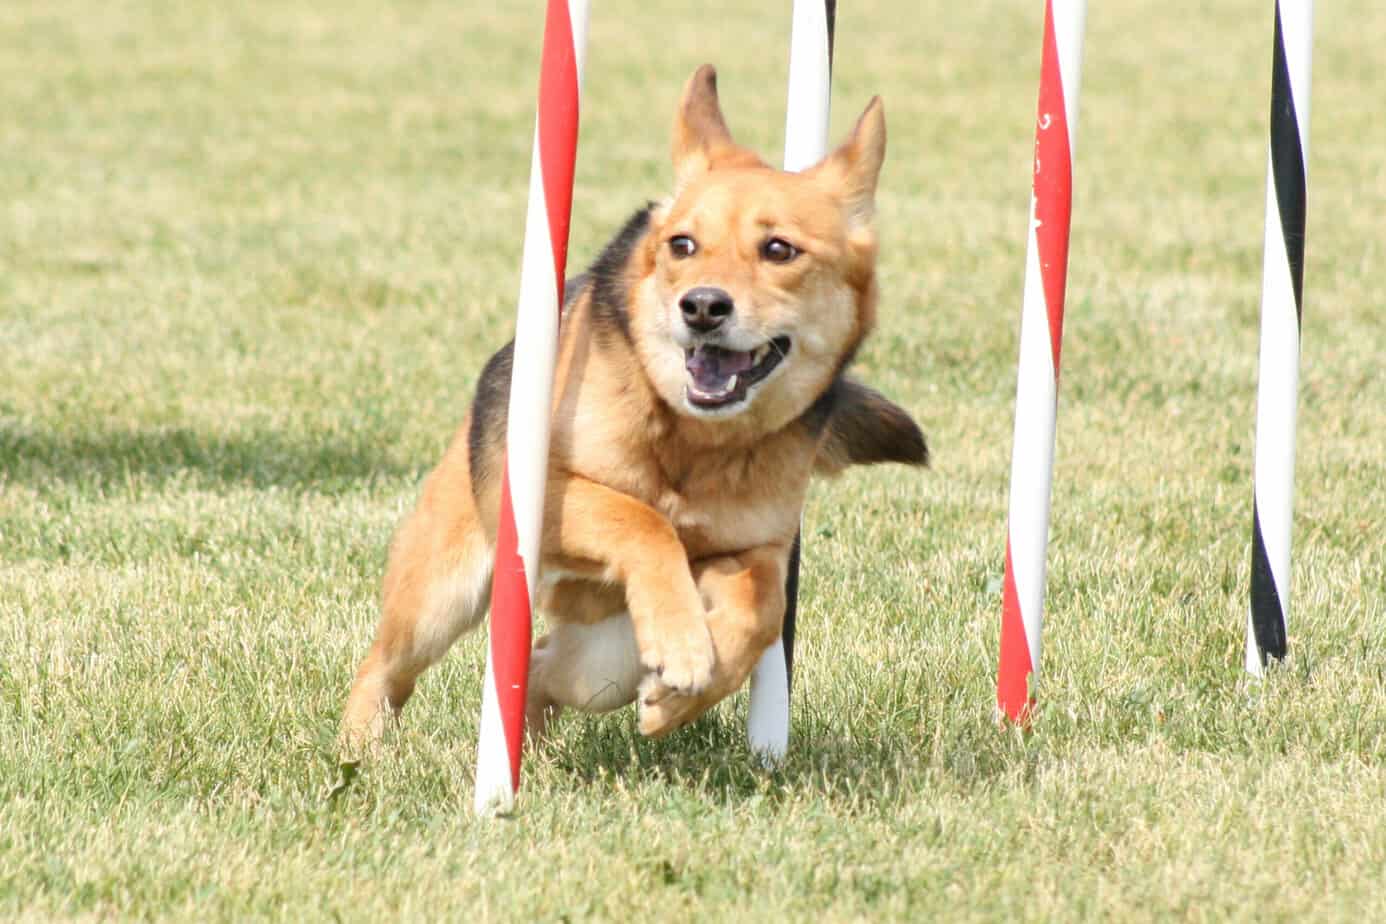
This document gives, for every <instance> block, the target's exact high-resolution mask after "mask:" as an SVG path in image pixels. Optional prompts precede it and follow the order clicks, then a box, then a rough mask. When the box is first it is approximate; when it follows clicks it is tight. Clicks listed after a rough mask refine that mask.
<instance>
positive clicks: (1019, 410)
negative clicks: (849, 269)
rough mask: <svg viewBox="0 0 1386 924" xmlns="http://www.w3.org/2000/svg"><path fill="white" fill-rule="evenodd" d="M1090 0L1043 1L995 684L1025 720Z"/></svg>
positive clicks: (1003, 703)
mask: <svg viewBox="0 0 1386 924" xmlns="http://www.w3.org/2000/svg"><path fill="white" fill-rule="evenodd" d="M1086 5H1087V4H1086V2H1085V0H1046V2H1045V7H1044V50H1043V53H1042V56H1041V63H1040V89H1039V111H1038V114H1037V121H1036V125H1035V175H1034V194H1033V196H1032V197H1031V200H1030V231H1029V235H1028V242H1027V245H1026V254H1025V295H1024V301H1023V303H1022V307H1021V316H1020V366H1019V374H1018V381H1017V383H1016V398H1015V444H1014V448H1013V450H1012V454H1011V494H1010V516H1009V527H1008V535H1007V538H1006V574H1005V582H1004V585H1003V591H1002V605H1001V658H1000V668H999V670H998V672H997V682H996V704H997V706H999V707H1000V709H1001V711H1002V712H1003V713H1005V715H1007V716H1008V717H1009V718H1011V719H1012V720H1014V721H1018V722H1025V721H1026V720H1027V719H1028V717H1029V714H1030V709H1031V707H1032V706H1033V705H1034V702H1035V699H1034V692H1033V681H1032V678H1037V677H1038V675H1039V667H1040V626H1041V624H1042V620H1043V614H1044V584H1045V555H1046V547H1047V545H1048V542H1049V495H1050V486H1051V482H1052V479H1053V471H1054V423H1055V415H1056V412H1057V410H1058V387H1059V347H1060V344H1061V343H1062V340H1063V325H1064V287H1065V280H1066V277H1067V274H1068V229H1069V215H1070V212H1071V206H1072V203H1073V150H1074V139H1075V137H1076V134H1077V126H1078V85H1079V72H1080V67H1081V65H1082V60H1083V17H1084V13H1085V11H1086Z"/></svg>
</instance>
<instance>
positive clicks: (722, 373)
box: [684, 346, 752, 393]
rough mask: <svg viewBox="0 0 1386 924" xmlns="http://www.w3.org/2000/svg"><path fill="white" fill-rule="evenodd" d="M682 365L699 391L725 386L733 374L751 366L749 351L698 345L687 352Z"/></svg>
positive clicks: (714, 389) (718, 389)
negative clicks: (687, 354) (685, 360)
mask: <svg viewBox="0 0 1386 924" xmlns="http://www.w3.org/2000/svg"><path fill="white" fill-rule="evenodd" d="M684 365H685V366H686V367H687V369H688V374H689V375H691V376H692V377H693V384H694V385H696V386H697V387H698V390H699V391H703V392H708V393H712V392H717V391H721V390H722V389H724V388H726V387H727V381H728V380H729V379H730V378H731V377H732V376H734V375H737V374H739V373H742V372H745V371H746V370H747V369H750V368H751V365H752V362H751V353H750V352H749V351H746V352H741V351H738V350H724V349H722V348H721V347H715V346H700V347H698V348H697V349H696V350H694V351H693V352H692V353H690V354H689V356H688V360H687V362H685V363H684Z"/></svg>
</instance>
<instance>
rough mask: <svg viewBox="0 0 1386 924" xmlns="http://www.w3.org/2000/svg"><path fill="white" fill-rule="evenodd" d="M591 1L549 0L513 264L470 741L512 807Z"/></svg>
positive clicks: (490, 796)
mask: <svg viewBox="0 0 1386 924" xmlns="http://www.w3.org/2000/svg"><path fill="white" fill-rule="evenodd" d="M587 7H588V3H587V0H549V3H548V13H547V18H546V20H545V23H544V51H543V62H542V65H541V67H540V73H539V110H538V115H537V117H536V119H535V132H534V151H533V156H532V160H531V163H530V177H529V211H528V213H527V215H526V216H525V241H524V252H523V256H522V258H521V264H520V296H519V307H518V309H517V311H516V317H515V357H514V365H513V368H512V372H511V380H510V407H509V416H508V417H507V428H508V429H507V431H506V432H507V458H506V469H505V474H504V477H503V480H502V484H501V508H500V524H499V527H498V529H497V533H496V568H495V576H494V578H493V582H492V590H491V639H490V642H491V644H490V649H489V650H488V652H487V657H486V683H485V687H484V689H483V691H482V701H481V736H480V741H479V742H478V744H477V763H476V803H475V805H476V811H477V813H478V814H481V815H489V814H492V813H498V812H508V811H510V810H511V809H512V808H513V807H514V804H515V792H516V790H518V789H519V787H520V749H521V746H522V744H523V742H524V731H525V694H526V688H527V686H528V681H529V655H530V643H531V638H532V631H533V622H532V615H531V611H530V601H531V600H532V599H533V598H534V589H535V584H536V581H537V579H538V577H539V540H540V534H541V531H542V528H543V520H544V488H545V480H546V475H547V470H548V458H549V418H550V415H551V404H552V401H553V376H554V363H555V360H556V356H557V349H558V318H559V311H560V306H561V305H562V304H563V276H564V267H565V266H566V264H567V260H568V222H569V217H570V215H571V212H572V205H573V169H574V164H575V162H576V160H577V136H578V98H579V92H580V87H581V81H582V64H583V59H584V56H585V53H586V49H587Z"/></svg>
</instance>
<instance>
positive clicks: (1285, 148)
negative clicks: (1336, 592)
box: [1246, 0, 1314, 677]
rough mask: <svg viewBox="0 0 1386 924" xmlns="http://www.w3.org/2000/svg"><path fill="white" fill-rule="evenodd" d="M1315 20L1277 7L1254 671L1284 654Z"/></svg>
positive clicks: (1302, 4) (1302, 7)
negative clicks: (1310, 86) (1268, 660)
mask: <svg viewBox="0 0 1386 924" xmlns="http://www.w3.org/2000/svg"><path fill="white" fill-rule="evenodd" d="M1313 19H1314V4H1313V2H1312V0H1283V2H1277V3H1276V4H1275V38H1274V50H1273V53H1272V65H1271V113H1270V156H1269V166H1268V167H1267V170H1266V246H1265V260H1264V268H1263V271H1262V276H1261V353H1260V372H1259V375H1260V380H1259V384H1258V386H1257V390H1256V459H1255V473H1254V484H1253V502H1252V521H1251V522H1252V526H1251V600H1250V605H1249V607H1248V611H1247V624H1246V669H1247V670H1248V671H1249V672H1250V673H1251V674H1252V675H1254V676H1258V677H1259V676H1261V674H1262V672H1263V671H1264V669H1265V665H1266V662H1267V659H1269V658H1275V659H1276V660H1280V659H1282V658H1284V657H1285V653H1286V651H1287V648H1288V646H1287V643H1286V639H1287V625H1288V623H1289V615H1290V534H1291V529H1292V525H1293V522H1292V521H1293V509H1294V482H1295V417H1296V414H1297V411H1298V405H1299V334H1300V318H1301V315H1302V312H1303V291H1304V216H1305V198H1306V197H1305V193H1306V189H1307V186H1308V175H1309V174H1308V164H1309V77H1310V64H1311V60H1312V57H1311V56H1312V51H1313V28H1314V25H1313Z"/></svg>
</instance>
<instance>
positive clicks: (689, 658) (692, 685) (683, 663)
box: [641, 620, 717, 701]
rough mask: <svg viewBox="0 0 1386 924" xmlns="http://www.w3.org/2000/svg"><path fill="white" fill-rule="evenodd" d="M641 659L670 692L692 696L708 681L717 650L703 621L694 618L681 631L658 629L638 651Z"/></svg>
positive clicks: (705, 686) (704, 686)
mask: <svg viewBox="0 0 1386 924" xmlns="http://www.w3.org/2000/svg"><path fill="white" fill-rule="evenodd" d="M641 662H642V663H643V664H644V666H645V668H646V669H647V670H649V671H650V672H651V673H652V674H654V675H655V677H656V678H658V681H659V683H660V684H661V685H662V686H664V687H666V688H667V689H669V690H670V691H672V692H674V693H679V694H682V695H684V696H696V695H697V694H699V693H701V692H702V691H703V690H704V689H706V688H707V685H708V683H709V682H710V681H711V680H712V669H713V666H714V665H715V664H716V662H717V653H716V651H715V650H714V649H713V647H712V635H711V634H710V633H709V632H708V630H707V624H706V623H705V622H703V621H702V620H698V622H697V623H696V624H695V625H693V626H690V627H688V629H687V630H685V631H683V632H679V633H675V632H669V631H667V630H666V631H664V632H661V633H660V636H659V637H658V638H656V639H655V640H654V644H653V645H652V646H650V649H649V650H647V651H642V652H641ZM642 701H643V697H642Z"/></svg>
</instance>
